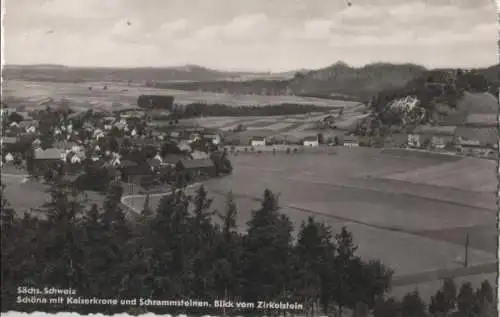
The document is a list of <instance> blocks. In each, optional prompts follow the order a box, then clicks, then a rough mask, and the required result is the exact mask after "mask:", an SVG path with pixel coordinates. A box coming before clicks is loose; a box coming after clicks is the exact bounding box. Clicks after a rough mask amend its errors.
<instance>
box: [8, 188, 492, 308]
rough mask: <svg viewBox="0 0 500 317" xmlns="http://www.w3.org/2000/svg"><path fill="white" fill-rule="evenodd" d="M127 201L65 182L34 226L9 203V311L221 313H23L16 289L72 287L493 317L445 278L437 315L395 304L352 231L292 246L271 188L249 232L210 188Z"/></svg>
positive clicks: (407, 302) (314, 231)
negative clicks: (91, 198)
mask: <svg viewBox="0 0 500 317" xmlns="http://www.w3.org/2000/svg"><path fill="white" fill-rule="evenodd" d="M122 194H123V189H122V188H121V186H120V185H119V184H117V183H111V184H110V185H109V187H108V192H107V195H106V199H105V202H104V203H103V205H102V206H101V207H99V206H97V205H92V206H91V207H90V208H87V207H86V203H85V200H84V199H83V198H82V197H81V193H79V192H78V191H77V190H76V189H75V188H72V187H68V186H67V185H65V184H64V183H57V184H55V185H54V186H53V187H52V188H51V190H50V195H51V201H50V202H49V203H47V204H46V205H44V206H42V207H41V208H40V210H39V217H38V218H35V217H33V216H32V215H30V214H27V213H26V214H24V216H23V217H20V218H19V217H16V213H15V211H14V210H13V209H12V208H11V206H10V205H9V204H8V202H7V201H6V200H5V197H4V196H3V195H2V215H1V225H2V235H3V237H2V257H1V264H2V266H1V270H2V298H1V300H2V312H5V311H9V310H16V311H45V312H56V311H68V310H70V311H75V312H78V313H81V314H87V313H95V312H100V313H108V314H112V313H119V312H128V313H133V314H138V313H146V312H153V313H170V314H178V313H187V314H189V315H206V314H219V315H220V314H221V310H220V308H219V309H215V308H214V309H211V308H206V307H203V308H192V307H191V308H182V307H168V308H167V307H164V308H161V307H160V308H158V307H156V308H155V307H130V306H126V305H122V306H120V305H116V306H100V305H97V306H93V305H69V306H68V305H57V304H50V305H49V304H18V303H16V300H17V296H18V294H17V288H18V287H23V286H24V287H35V288H44V287H56V288H71V289H74V290H76V294H75V295H74V297H77V296H81V297H84V298H92V297H97V298H101V299H134V298H149V299H160V300H161V299H163V300H165V299H169V300H176V299H177V300H180V299H197V300H203V301H208V302H211V301H212V300H214V299H219V300H221V299H227V300H233V301H247V302H255V301H256V300H267V301H286V302H298V303H301V304H303V305H304V310H303V311H300V312H299V311H296V312H295V313H296V314H300V315H302V314H304V315H305V316H315V315H318V314H322V315H329V316H330V315H335V316H341V314H342V311H344V312H346V311H347V310H348V309H357V310H367V311H368V310H369V311H372V313H373V315H374V316H375V317H392V316H394V317H413V316H418V317H426V316H433V317H434V316H435V317H442V316H450V317H451V316H453V317H455V316H456V317H462V316H463V317H466V316H495V305H494V298H495V297H494V295H493V293H494V292H493V290H492V288H491V286H489V284H488V283H487V282H484V283H483V284H482V285H481V288H480V289H478V290H476V291H474V290H473V288H472V287H471V286H470V284H468V283H464V284H463V285H462V287H461V288H460V290H459V291H458V292H457V289H456V286H454V284H453V282H452V281H449V280H447V281H445V284H444V285H443V288H442V289H441V290H440V291H438V292H437V293H436V295H435V296H434V297H433V298H432V299H431V304H430V305H429V307H426V305H425V304H424V302H423V301H422V299H421V298H420V296H419V294H418V292H412V293H409V294H407V295H406V296H405V297H404V298H403V299H402V300H401V301H399V300H396V299H394V298H392V297H388V296H387V292H388V291H389V290H390V288H391V277H392V274H393V272H392V271H391V270H390V269H389V268H388V267H386V266H385V265H383V264H382V263H380V262H379V261H369V262H366V261H363V260H362V259H361V258H360V257H359V256H357V255H356V249H357V247H356V245H355V244H354V243H353V236H352V234H351V233H350V232H349V231H348V230H347V229H346V228H345V227H344V228H342V229H341V231H340V232H338V233H336V234H335V233H334V232H332V230H331V228H330V227H329V226H327V225H325V224H323V223H319V222H317V221H315V220H314V218H312V217H310V218H309V219H308V220H307V221H306V222H303V223H302V225H301V227H300V228H299V230H298V234H297V237H296V239H294V236H293V231H294V228H293V226H292V223H291V221H290V219H289V218H288V217H287V216H286V215H284V214H281V213H280V212H279V203H278V199H277V196H275V195H274V194H273V193H272V192H271V191H269V190H265V191H264V195H263V198H262V202H261V205H260V207H259V208H257V209H256V210H254V211H253V212H252V217H251V219H250V221H249V222H248V223H247V226H248V228H247V229H246V230H245V231H243V230H241V228H237V226H236V221H237V217H238V209H237V206H236V204H235V202H234V198H233V195H232V194H231V193H228V195H227V201H226V205H225V208H224V210H219V211H217V210H214V209H213V208H211V203H212V199H211V198H210V197H208V195H207V192H206V191H205V189H204V188H203V187H200V188H199V189H198V190H196V192H195V193H194V194H193V195H189V194H188V193H187V192H186V191H184V190H178V191H176V192H175V193H174V194H173V195H170V196H166V197H164V198H163V199H162V200H161V201H160V203H159V206H158V208H157V209H156V210H153V209H152V208H151V206H150V204H149V196H148V197H147V198H146V201H145V204H144V208H143V210H142V212H141V213H140V214H134V215H135V216H134V217H128V216H127V215H131V214H127V213H126V212H125V211H124V210H123V208H122V205H120V198H121V196H122ZM25 297H29V296H27V295H25ZM40 297H41V296H38V298H40ZM46 297H49V296H46ZM260 313H262V314H265V315H267V316H269V315H274V316H277V315H281V314H283V313H284V312H282V311H276V310H273V311H261V312H260ZM225 314H227V315H249V316H250V315H251V316H253V315H255V310H252V309H249V310H248V311H245V310H243V311H241V310H239V311H235V310H233V309H231V308H228V309H226V310H225Z"/></svg>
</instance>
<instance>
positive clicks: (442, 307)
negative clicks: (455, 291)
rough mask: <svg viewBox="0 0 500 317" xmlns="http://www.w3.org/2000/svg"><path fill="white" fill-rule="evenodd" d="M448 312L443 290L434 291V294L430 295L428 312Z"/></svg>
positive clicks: (439, 314) (438, 313) (433, 313)
mask: <svg viewBox="0 0 500 317" xmlns="http://www.w3.org/2000/svg"><path fill="white" fill-rule="evenodd" d="M447 312H448V308H447V305H446V301H445V296H444V293H443V290H442V289H440V290H438V291H437V292H436V294H435V295H434V296H431V303H430V305H429V313H431V314H432V315H433V316H441V315H445V314H446V313H447Z"/></svg>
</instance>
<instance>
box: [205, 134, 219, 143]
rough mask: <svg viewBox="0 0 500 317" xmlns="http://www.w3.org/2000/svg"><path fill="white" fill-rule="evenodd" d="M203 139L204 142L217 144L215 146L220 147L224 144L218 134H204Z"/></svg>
mask: <svg viewBox="0 0 500 317" xmlns="http://www.w3.org/2000/svg"><path fill="white" fill-rule="evenodd" d="M202 138H203V139H204V140H207V141H209V142H212V144H215V145H219V144H220V143H221V142H222V137H221V135H220V134H218V133H215V134H203V135H202Z"/></svg>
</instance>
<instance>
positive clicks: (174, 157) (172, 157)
mask: <svg viewBox="0 0 500 317" xmlns="http://www.w3.org/2000/svg"><path fill="white" fill-rule="evenodd" d="M185 159H186V157H185V156H184V155H180V154H168V155H165V157H164V158H163V163H166V164H177V163H178V162H179V161H182V160H185Z"/></svg>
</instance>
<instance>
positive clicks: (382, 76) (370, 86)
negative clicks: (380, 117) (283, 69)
mask: <svg viewBox="0 0 500 317" xmlns="http://www.w3.org/2000/svg"><path fill="white" fill-rule="evenodd" d="M424 71H425V68H423V67H421V66H418V65H412V64H404V65H392V64H383V63H378V64H370V65H366V66H364V67H360V68H354V67H350V66H348V65H346V64H344V63H336V64H333V65H331V66H328V67H325V68H322V69H317V70H313V71H308V72H304V73H300V72H298V73H297V74H296V75H295V76H294V78H292V79H285V80H248V81H209V82H198V83H175V84H174V83H162V84H156V86H155V87H156V88H166V89H180V90H190V91H192V90H197V91H208V92H218V93H232V94H259V95H290V94H291V95H321V96H331V95H332V94H342V95H344V96H352V98H353V99H355V100H359V99H361V100H367V99H369V97H371V96H372V95H373V94H374V93H376V92H377V91H380V90H383V89H386V88H389V87H401V86H403V85H404V83H405V82H407V81H409V80H411V79H413V78H415V77H418V76H419V75H420V74H422V73H423V72H424Z"/></svg>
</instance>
